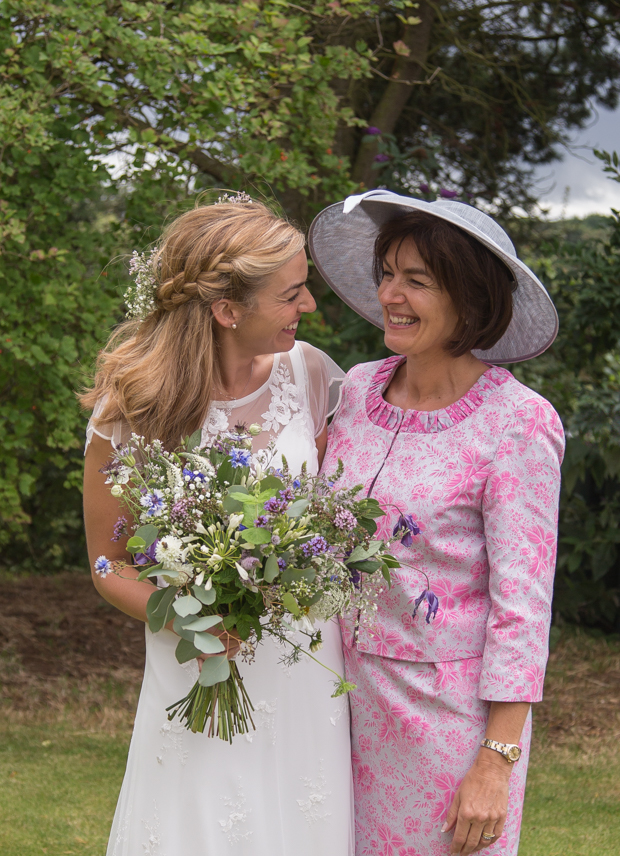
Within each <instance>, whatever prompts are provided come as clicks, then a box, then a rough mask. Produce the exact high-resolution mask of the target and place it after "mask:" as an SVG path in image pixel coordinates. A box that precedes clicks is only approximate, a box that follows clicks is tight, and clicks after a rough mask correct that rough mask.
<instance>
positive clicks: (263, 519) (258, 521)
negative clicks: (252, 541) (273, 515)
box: [254, 514, 269, 529]
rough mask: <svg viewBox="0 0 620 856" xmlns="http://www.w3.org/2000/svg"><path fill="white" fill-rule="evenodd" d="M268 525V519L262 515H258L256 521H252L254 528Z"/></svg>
mask: <svg viewBox="0 0 620 856" xmlns="http://www.w3.org/2000/svg"><path fill="white" fill-rule="evenodd" d="M268 523H269V520H268V518H267V517H266V516H265V515H264V514H259V515H258V517H257V518H256V520H255V521H254V526H255V527H256V528H257V529H258V528H260V527H261V526H267V525H268Z"/></svg>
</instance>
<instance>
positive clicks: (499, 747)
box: [480, 737, 521, 764]
mask: <svg viewBox="0 0 620 856" xmlns="http://www.w3.org/2000/svg"><path fill="white" fill-rule="evenodd" d="M480 745H481V746H484V747H485V749H493V750H494V751H495V752H499V754H500V755H503V756H504V758H505V759H506V760H507V761H508V763H509V764H514V762H515V761H518V760H519V758H520V757H521V750H520V749H519V747H518V746H517V744H516V743H498V742H497V740H489V738H488V737H485V739H484V740H483V741H482V743H481V744H480Z"/></svg>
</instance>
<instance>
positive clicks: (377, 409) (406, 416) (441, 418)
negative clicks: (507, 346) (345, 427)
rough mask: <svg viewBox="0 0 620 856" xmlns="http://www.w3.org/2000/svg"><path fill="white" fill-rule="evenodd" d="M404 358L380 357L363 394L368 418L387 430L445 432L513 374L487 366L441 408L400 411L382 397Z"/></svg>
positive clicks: (428, 432)
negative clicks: (452, 400)
mask: <svg viewBox="0 0 620 856" xmlns="http://www.w3.org/2000/svg"><path fill="white" fill-rule="evenodd" d="M405 360H406V357H402V356H396V357H388V358H387V359H386V360H383V361H382V362H381V364H380V365H379V368H378V369H377V371H376V372H375V374H374V375H373V377H372V380H371V381H370V386H369V388H368V392H367V394H366V413H367V414H368V418H369V419H370V421H371V422H373V423H374V424H375V425H378V426H379V427H380V428H385V429H386V430H387V431H395V430H396V429H398V430H399V431H400V432H402V431H407V432H409V433H413V434H434V433H437V432H438V431H445V429H446V428H452V427H453V426H454V425H458V424H459V422H462V421H463V419H467V417H468V416H470V415H471V414H472V413H473V412H474V411H475V410H477V409H478V408H479V407H480V405H481V404H484V402H485V401H486V400H487V398H489V396H491V395H493V393H494V392H495V391H496V390H497V388H498V387H500V386H501V385H502V384H504V383H506V381H508V380H510V379H511V378H512V375H511V374H510V372H509V371H507V370H506V369H503V368H500V367H499V366H489V368H488V369H487V370H486V371H485V373H484V374H483V375H481V376H480V377H479V378H478V380H477V381H476V383H475V384H474V385H473V386H472V387H471V389H469V390H468V391H467V392H466V393H465V395H464V396H463V397H462V398H459V400H458V401H455V402H454V403H453V404H450V405H448V407H444V408H442V409H441V410H402V409H401V408H400V407H396V405H394V404H390V403H389V402H388V401H386V400H385V398H384V397H383V393H384V391H385V389H386V388H387V387H388V385H389V383H390V381H391V379H392V377H393V375H394V372H395V371H396V369H397V368H398V366H400V365H401V363H403V362H404V361H405Z"/></svg>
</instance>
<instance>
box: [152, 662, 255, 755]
mask: <svg viewBox="0 0 620 856" xmlns="http://www.w3.org/2000/svg"><path fill="white" fill-rule="evenodd" d="M166 710H168V711H172V712H171V713H169V714H168V719H174V717H175V716H177V715H178V717H179V719H180V720H181V722H185V725H186V727H187V728H189V729H190V731H193V732H194V733H195V732H197V731H199V732H200V733H203V732H204V730H205V728H206V727H207V724H208V729H207V736H208V737H219V738H220V739H221V740H227V741H228V742H229V743H232V739H233V737H234V736H235V734H247V733H248V732H249V731H250V730H251V729H250V725H251V728H252V730H254V729H255V728H256V726H255V725H254V721H253V719H252V711H253V710H254V706H253V704H252V702H251V701H250V697H249V696H248V694H247V692H246V689H245V686H244V685H243V678H242V677H241V675H240V674H239V669H238V668H237V664H236V663H235V661H234V660H231V661H230V676H229V677H228V678H227V679H226V680H225V681H220V683H218V684H214V685H213V686H212V687H203V686H202V685H201V684H199V683H198V681H196V683H195V684H194V686H193V687H192V688H191V690H190V691H189V693H188V694H187V695H186V696H185V698H182V699H181V700H180V701H177V702H175V703H174V704H171V705H170V707H168V708H166Z"/></svg>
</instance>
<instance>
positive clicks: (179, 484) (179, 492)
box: [166, 461, 185, 502]
mask: <svg viewBox="0 0 620 856" xmlns="http://www.w3.org/2000/svg"><path fill="white" fill-rule="evenodd" d="M166 480H167V482H168V487H169V488H170V490H171V491H172V495H173V497H174V501H175V502H177V501H178V500H179V499H181V498H182V497H183V495H184V492H185V482H184V481H183V473H182V472H181V468H180V467H177V466H175V465H174V464H173V463H171V462H170V461H166Z"/></svg>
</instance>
